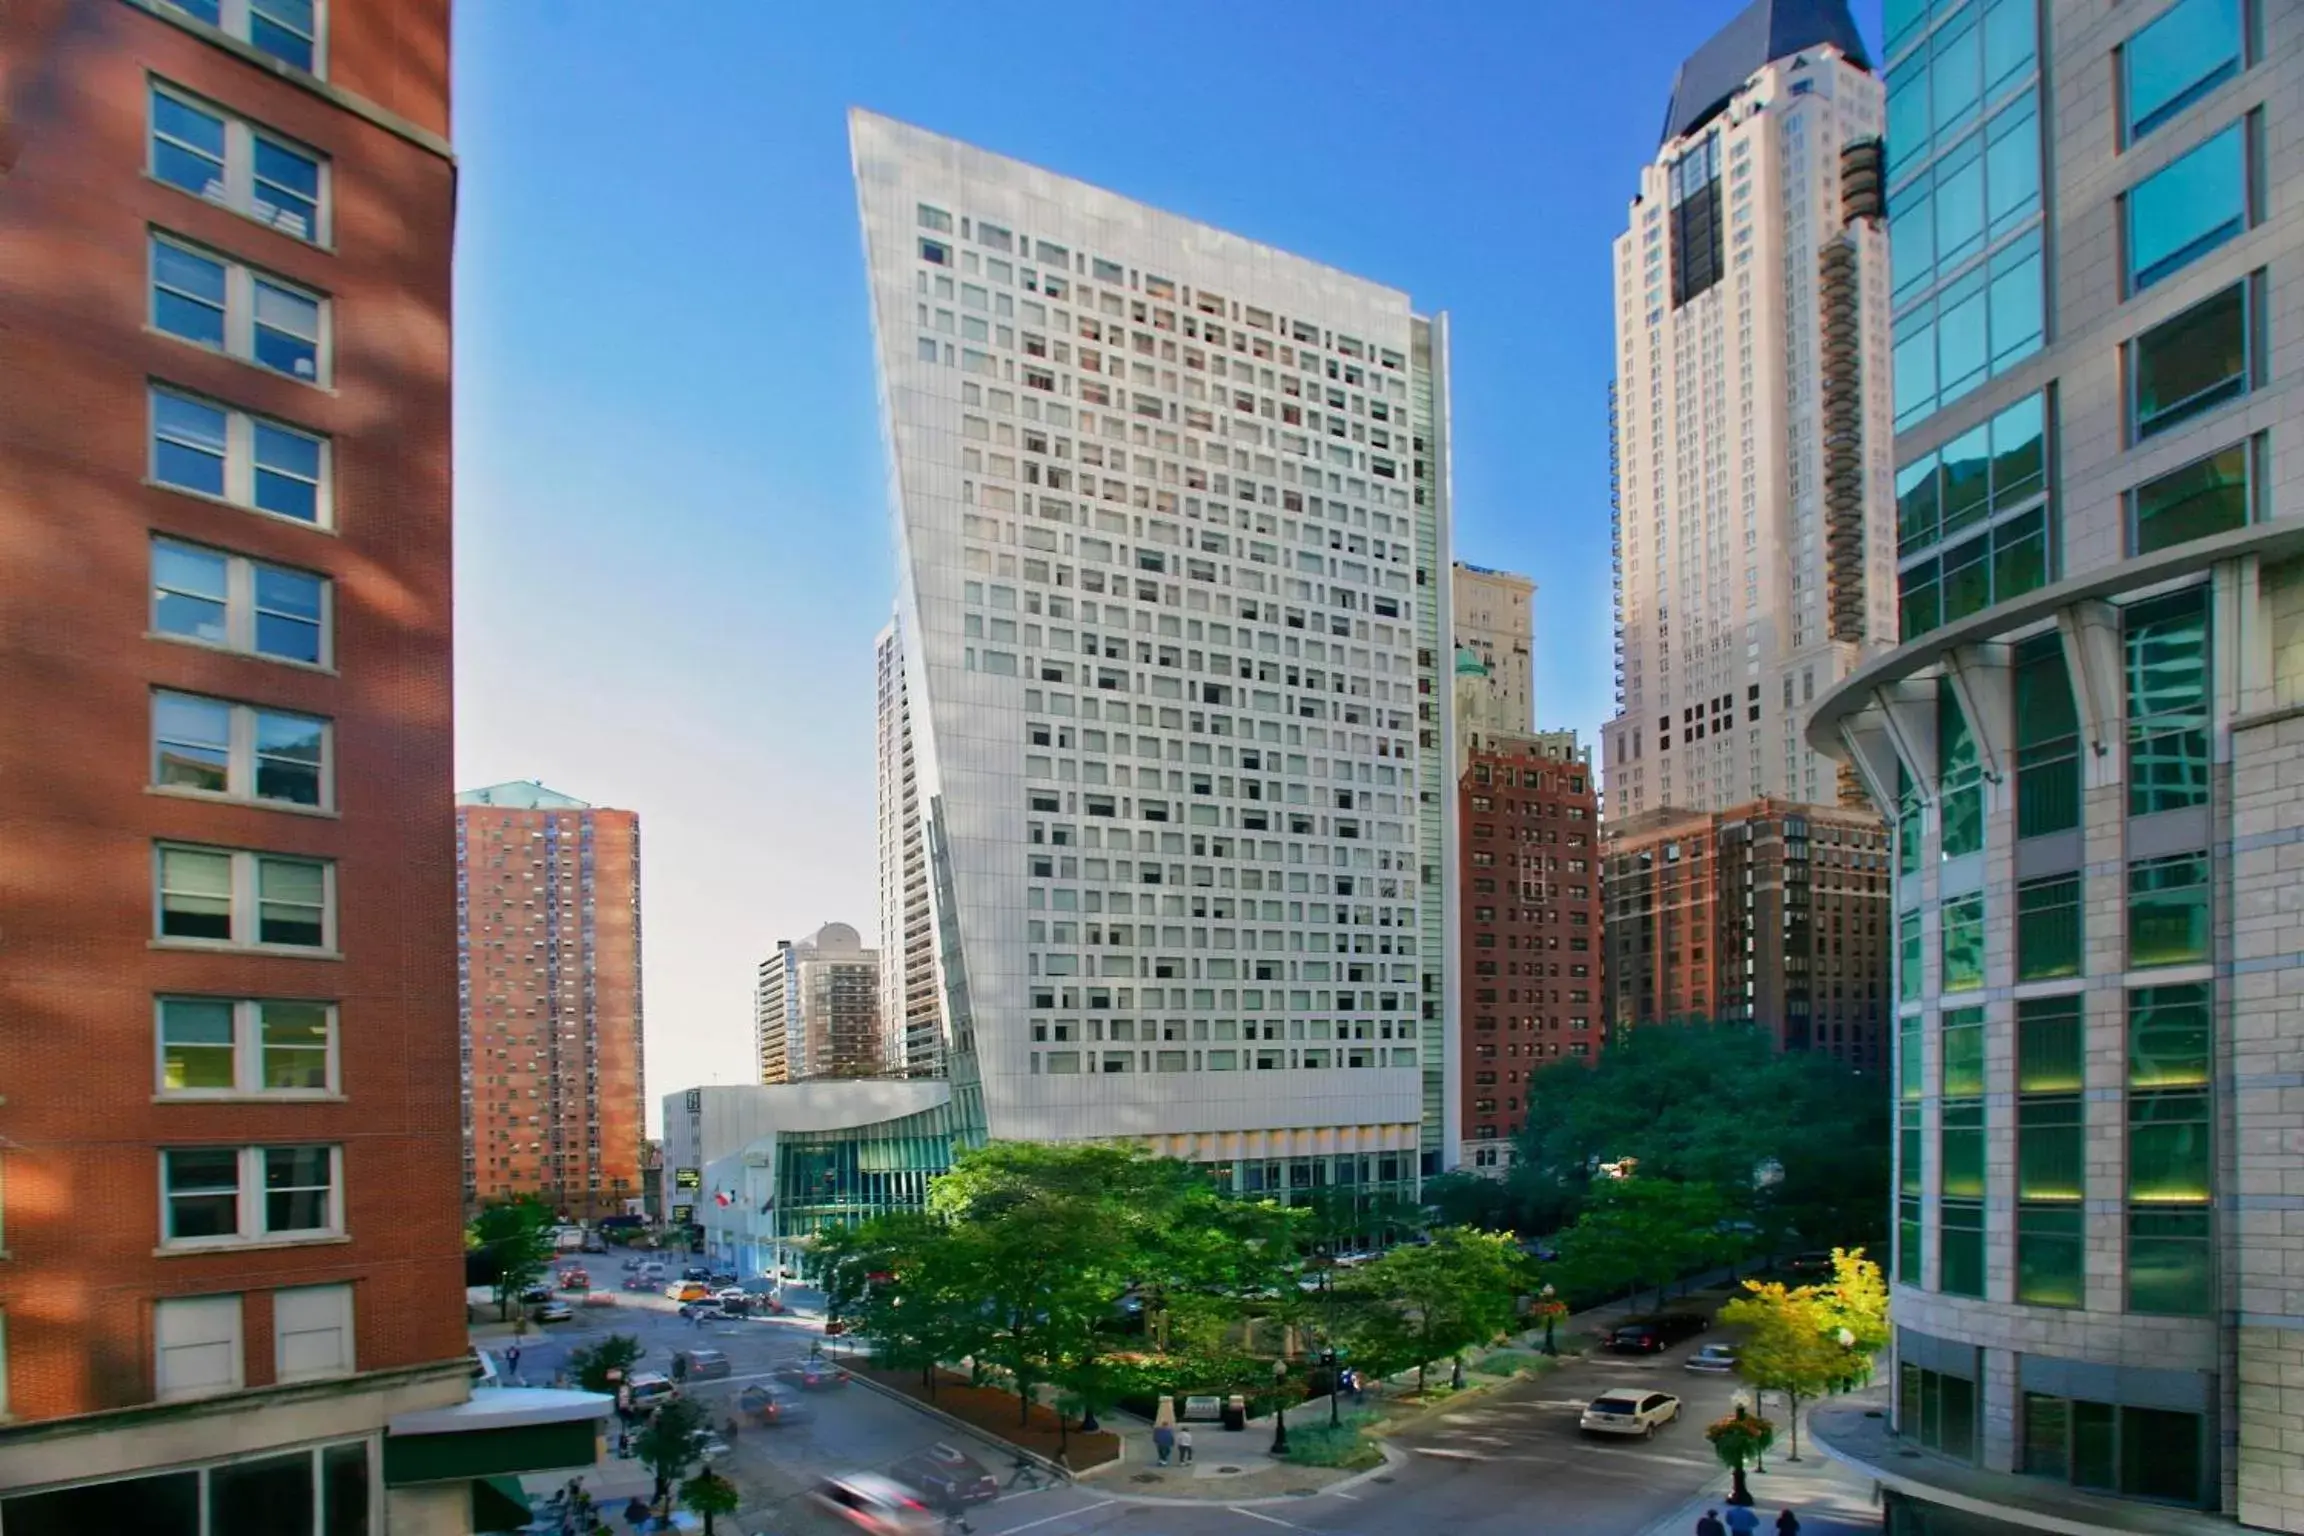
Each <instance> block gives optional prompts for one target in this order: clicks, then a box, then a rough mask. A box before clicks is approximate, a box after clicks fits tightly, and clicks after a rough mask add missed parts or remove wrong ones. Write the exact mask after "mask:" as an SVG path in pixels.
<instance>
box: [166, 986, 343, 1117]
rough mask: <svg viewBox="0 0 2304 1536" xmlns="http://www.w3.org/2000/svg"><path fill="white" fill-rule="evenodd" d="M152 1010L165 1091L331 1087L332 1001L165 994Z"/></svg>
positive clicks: (210, 1093) (206, 1093)
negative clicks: (171, 995)
mask: <svg viewBox="0 0 2304 1536" xmlns="http://www.w3.org/2000/svg"><path fill="white" fill-rule="evenodd" d="M157 1013H158V1019H159V1023H158V1036H159V1046H160V1056H159V1084H160V1088H159V1091H160V1094H161V1095H162V1096H163V1097H165V1098H201V1097H221V1096H230V1095H242V1094H265V1095H275V1094H277V1095H290V1096H294V1095H308V1094H325V1093H331V1092H334V1091H335V1089H336V1081H337V1078H336V1071H337V1068H336V1009H335V1006H334V1005H333V1004H330V1003H319V1002H290V1001H285V1000H279V999H263V1000H254V999H245V998H244V999H237V1000H235V999H232V998H221V997H164V998H161V999H160V1000H159V1003H158V1006H157Z"/></svg>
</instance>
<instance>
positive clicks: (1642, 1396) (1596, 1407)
mask: <svg viewBox="0 0 2304 1536" xmlns="http://www.w3.org/2000/svg"><path fill="white" fill-rule="evenodd" d="M1678 1417H1680V1399H1678V1398H1676V1397H1674V1396H1673V1395H1672V1394H1671V1393H1669V1392H1650V1391H1648V1390H1646V1389H1645V1388H1642V1387H1610V1388H1609V1389H1608V1390H1607V1391H1605V1392H1603V1393H1601V1394H1600V1395H1599V1396H1598V1397H1596V1398H1594V1399H1592V1401H1591V1403H1590V1404H1589V1405H1587V1406H1586V1408H1585V1409H1584V1416H1583V1417H1582V1418H1581V1419H1579V1420H1578V1421H1577V1422H1578V1425H1579V1427H1580V1428H1582V1429H1583V1431H1584V1432H1585V1433H1586V1434H1588V1435H1640V1436H1644V1437H1647V1438H1654V1436H1655V1434H1656V1431H1657V1430H1658V1429H1660V1428H1662V1427H1663V1426H1664V1425H1666V1424H1669V1423H1671V1422H1672V1421H1673V1420H1674V1419H1677V1418H1678Z"/></svg>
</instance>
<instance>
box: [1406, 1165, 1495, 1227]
mask: <svg viewBox="0 0 2304 1536" xmlns="http://www.w3.org/2000/svg"><path fill="white" fill-rule="evenodd" d="M1423 1195H1424V1207H1425V1209H1426V1210H1428V1211H1430V1212H1431V1213H1432V1214H1433V1216H1434V1217H1436V1218H1437V1221H1438V1224H1439V1225H1441V1226H1449V1227H1479V1228H1482V1229H1483V1230H1485V1231H1489V1232H1509V1231H1511V1230H1512V1229H1513V1228H1514V1227H1515V1226H1517V1225H1518V1224H1519V1223H1518V1220H1517V1217H1518V1215H1519V1211H1518V1209H1517V1207H1518V1202H1517V1201H1515V1200H1514V1199H1513V1197H1512V1196H1513V1191H1512V1189H1511V1188H1510V1186H1508V1185H1507V1184H1506V1183H1505V1182H1504V1180H1502V1179H1491V1178H1483V1177H1481V1176H1480V1175H1479V1174H1477V1173H1466V1172H1464V1171H1463V1170H1462V1169H1458V1170H1457V1171H1456V1172H1454V1173H1443V1174H1441V1175H1440V1176H1439V1177H1438V1178H1434V1179H1426V1180H1425V1181H1424V1190H1423Z"/></svg>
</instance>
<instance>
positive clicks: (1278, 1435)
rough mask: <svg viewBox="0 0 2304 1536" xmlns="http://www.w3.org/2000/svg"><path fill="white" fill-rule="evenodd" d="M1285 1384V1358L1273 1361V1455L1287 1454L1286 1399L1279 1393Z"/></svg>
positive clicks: (1286, 1381) (1286, 1374) (1286, 1378)
mask: <svg viewBox="0 0 2304 1536" xmlns="http://www.w3.org/2000/svg"><path fill="white" fill-rule="evenodd" d="M1287 1384H1288V1362H1287V1361H1286V1360H1285V1359H1281V1360H1275V1361H1273V1362H1272V1454H1273V1455H1275V1456H1285V1455H1287V1454H1288V1401H1287V1399H1286V1398H1284V1397H1282V1396H1281V1395H1280V1391H1281V1388H1283V1387H1285V1386H1286V1385H1287Z"/></svg>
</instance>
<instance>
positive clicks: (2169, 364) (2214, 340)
mask: <svg viewBox="0 0 2304 1536" xmlns="http://www.w3.org/2000/svg"><path fill="white" fill-rule="evenodd" d="M2248 289H2249V285H2248V284H2246V283H2234V284H2233V285H2232V286H2231V287H2229V288H2227V289H2225V290H2224V291H2223V292H2222V293H2219V294H2216V295H2214V296H2213V297H2210V298H2207V299H2203V300H2201V301H2200V302H2199V303H2198V304H2195V305H2193V306H2192V307H2191V308H2190V309H2187V310H2185V311H2184V312H2183V313H2181V314H2178V315H2175V316H2172V317H2171V318H2169V319H2167V320H2163V321H2161V322H2160V323H2159V324H2158V325H2156V326H2154V327H2152V329H2150V330H2148V331H2146V332H2144V333H2143V334H2142V335H2140V336H2138V337H2137V338H2136V339H2135V340H2134V341H2133V342H2131V343H2129V350H2128V357H2129V368H2128V374H2129V385H2130V390H2131V393H2132V399H2131V401H2130V406H2131V410H2132V411H2133V421H2134V431H2135V435H2136V438H2137V440H2138V441H2142V440H2143V439H2145V438H2148V437H2150V436H2152V435H2153V434H2154V433H2157V432H2165V431H2167V430H2168V429H2169V428H2170V427H2174V426H2177V425H2180V424H2181V423H2183V422H2185V421H2188V420H2190V419H2191V418H2192V417H2194V416H2197V415H2199V414H2201V413H2202V412H2204V411H2211V410H2214V409H2215V408H2216V407H2217V406H2219V405H2222V404H2223V403H2224V402H2225V401H2227V400H2231V399H2234V398H2237V397H2238V396H2240V395H2243V394H2245V393H2247V391H2248V388H2249V385H2250V382H2251V381H2250V377H2249V372H2250V361H2249V353H2250V334H2249V330H2250V315H2249V307H2250V306H2249V302H2248ZM2142 552H2143V551H2141V550H2139V551H2138V553H2142Z"/></svg>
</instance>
